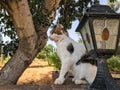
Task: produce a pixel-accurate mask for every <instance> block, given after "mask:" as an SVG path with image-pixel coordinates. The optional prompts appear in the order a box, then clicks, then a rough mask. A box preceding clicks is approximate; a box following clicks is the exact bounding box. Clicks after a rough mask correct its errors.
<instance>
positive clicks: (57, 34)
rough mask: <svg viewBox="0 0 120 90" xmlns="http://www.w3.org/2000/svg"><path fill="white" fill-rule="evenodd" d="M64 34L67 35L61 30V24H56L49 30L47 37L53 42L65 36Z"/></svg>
mask: <svg viewBox="0 0 120 90" xmlns="http://www.w3.org/2000/svg"><path fill="white" fill-rule="evenodd" d="M66 36H68V33H67V32H65V31H64V30H63V28H62V25H61V24H57V25H56V27H55V28H53V30H52V31H51V32H50V36H49V38H50V39H51V40H53V41H55V42H58V41H60V40H63V39H64V38H66Z"/></svg>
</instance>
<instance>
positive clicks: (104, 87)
mask: <svg viewBox="0 0 120 90" xmlns="http://www.w3.org/2000/svg"><path fill="white" fill-rule="evenodd" d="M89 54H90V55H91V56H92V57H93V58H94V59H95V60H97V74H96V77H95V80H94V82H93V83H92V85H91V86H90V87H89V88H88V90H120V86H119V85H117V83H116V82H115V80H114V79H113V78H112V76H111V74H110V73H109V70H108V67H107V63H106V59H105V58H104V57H103V58H98V57H97V54H96V53H95V51H91V52H90V53H89Z"/></svg>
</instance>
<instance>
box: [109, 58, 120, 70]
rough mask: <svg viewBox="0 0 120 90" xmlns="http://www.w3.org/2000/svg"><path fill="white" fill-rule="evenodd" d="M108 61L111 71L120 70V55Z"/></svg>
mask: <svg viewBox="0 0 120 90" xmlns="http://www.w3.org/2000/svg"><path fill="white" fill-rule="evenodd" d="M107 63H108V67H109V69H110V70H111V71H120V56H113V57H111V58H110V59H109V60H108V62H107Z"/></svg>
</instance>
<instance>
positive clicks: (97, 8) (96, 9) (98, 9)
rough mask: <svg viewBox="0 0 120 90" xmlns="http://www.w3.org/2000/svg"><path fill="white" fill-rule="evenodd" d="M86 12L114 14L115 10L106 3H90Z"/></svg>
mask: <svg viewBox="0 0 120 90" xmlns="http://www.w3.org/2000/svg"><path fill="white" fill-rule="evenodd" d="M87 13H89V14H92V13H94V14H108V13H110V14H115V11H114V10H112V9H111V8H110V7H109V6H107V5H99V4H95V5H92V6H91V7H90V8H89V9H88V10H87Z"/></svg>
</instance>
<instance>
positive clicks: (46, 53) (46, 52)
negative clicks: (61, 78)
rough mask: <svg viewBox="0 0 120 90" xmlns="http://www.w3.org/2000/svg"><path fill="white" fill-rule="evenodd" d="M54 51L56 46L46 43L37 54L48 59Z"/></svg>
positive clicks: (40, 57)
mask: <svg viewBox="0 0 120 90" xmlns="http://www.w3.org/2000/svg"><path fill="white" fill-rule="evenodd" d="M53 52H54V47H53V46H52V45H51V44H48V45H46V46H45V47H44V48H43V49H42V50H41V51H40V52H39V53H38V55H37V58H39V59H46V57H48V56H49V55H50V54H51V53H53Z"/></svg>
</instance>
